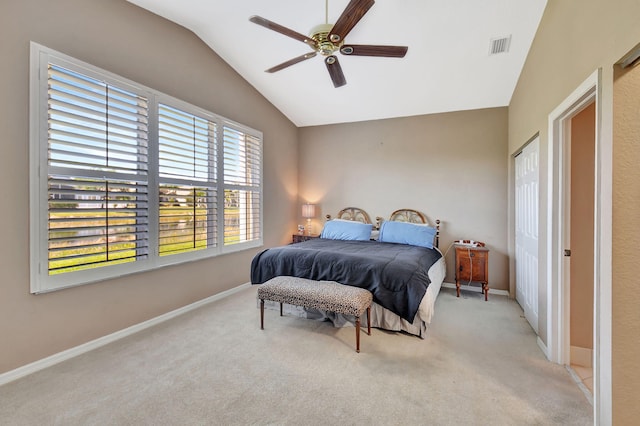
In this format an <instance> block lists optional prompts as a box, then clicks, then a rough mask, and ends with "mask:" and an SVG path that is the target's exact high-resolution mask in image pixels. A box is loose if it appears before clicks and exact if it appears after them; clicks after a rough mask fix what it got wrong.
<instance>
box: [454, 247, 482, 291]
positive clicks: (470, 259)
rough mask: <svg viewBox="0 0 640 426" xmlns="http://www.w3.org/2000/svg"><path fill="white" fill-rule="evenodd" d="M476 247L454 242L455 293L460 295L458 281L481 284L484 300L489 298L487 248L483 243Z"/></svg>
mask: <svg viewBox="0 0 640 426" xmlns="http://www.w3.org/2000/svg"><path fill="white" fill-rule="evenodd" d="M478 244H481V245H480V246H478V247H472V246H467V245H463V244H455V249H456V293H457V297H460V283H461V282H462V283H464V282H467V283H471V282H479V283H481V284H482V293H484V300H485V301H486V300H488V298H489V249H488V248H486V247H484V243H478Z"/></svg>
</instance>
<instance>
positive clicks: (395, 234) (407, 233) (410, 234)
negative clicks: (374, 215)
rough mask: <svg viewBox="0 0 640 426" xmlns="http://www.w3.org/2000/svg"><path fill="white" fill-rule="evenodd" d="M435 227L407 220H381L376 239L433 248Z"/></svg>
mask: <svg viewBox="0 0 640 426" xmlns="http://www.w3.org/2000/svg"><path fill="white" fill-rule="evenodd" d="M435 235H436V228H433V227H431V226H425V225H419V224H417V223H409V222H394V221H388V222H382V226H381V227H380V237H379V238H378V241H381V242H383V243H399V244H409V245H412V246H419V247H426V248H433V237H435Z"/></svg>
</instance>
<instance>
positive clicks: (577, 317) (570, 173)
mask: <svg viewBox="0 0 640 426" xmlns="http://www.w3.org/2000/svg"><path fill="white" fill-rule="evenodd" d="M595 107H596V104H595V100H592V101H591V103H589V104H587V105H586V106H584V108H583V109H582V110H580V111H579V112H576V113H575V115H573V116H572V117H571V118H570V119H568V120H569V121H568V123H567V125H568V126H569V128H568V134H567V138H566V153H567V161H566V165H567V169H568V170H565V175H566V176H567V179H566V180H565V194H566V196H567V200H566V201H565V202H566V203H567V214H566V215H565V224H564V229H565V236H566V237H567V238H566V240H565V253H564V257H565V267H566V270H567V271H568V276H566V278H565V281H564V283H563V286H564V287H565V292H566V294H567V295H568V298H569V303H568V305H569V314H568V320H569V326H568V330H569V333H568V336H567V339H566V340H567V343H568V345H569V359H568V360H567V364H568V365H569V366H570V367H571V369H572V371H573V372H574V374H575V375H576V376H577V379H579V380H578V383H579V384H581V385H582V386H584V387H583V390H586V391H588V393H589V394H590V395H593V336H594V323H593V312H594V292H595V286H594V271H595V265H594V257H595V256H594V240H595V223H594V212H595V136H596V108H595ZM565 318H566V316H565Z"/></svg>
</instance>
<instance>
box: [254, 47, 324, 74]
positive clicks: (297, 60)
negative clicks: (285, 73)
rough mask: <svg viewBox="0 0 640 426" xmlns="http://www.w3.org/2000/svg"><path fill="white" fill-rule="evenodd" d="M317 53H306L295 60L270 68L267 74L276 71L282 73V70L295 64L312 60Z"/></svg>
mask: <svg viewBox="0 0 640 426" xmlns="http://www.w3.org/2000/svg"><path fill="white" fill-rule="evenodd" d="M316 55H317V53H316V52H309V53H305V54H304V55H300V56H298V57H297V58H293V59H289V60H288V61H286V62H283V63H281V64H280V65H276V66H275V67H272V68H269V69H268V70H266V71H265V72H276V71H280V70H281V69H284V68H287V67H290V66H291V65H293V64H297V63H298V62H302V61H305V60H307V59H311V58H313V57H314V56H316Z"/></svg>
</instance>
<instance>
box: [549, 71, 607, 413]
mask: <svg viewBox="0 0 640 426" xmlns="http://www.w3.org/2000/svg"><path fill="white" fill-rule="evenodd" d="M602 100H603V97H602V69H598V70H596V71H595V72H593V74H591V75H590V76H589V77H588V78H587V79H586V80H585V81H584V82H583V83H582V84H581V85H580V86H578V88H576V89H575V90H574V91H573V93H571V95H569V97H567V98H566V99H565V100H564V101H563V102H562V103H561V104H560V105H558V107H556V108H555V109H554V110H553V111H552V112H551V113H550V114H549V122H548V124H549V128H548V129H549V145H548V148H549V158H548V185H549V186H548V209H547V309H548V320H547V342H546V344H547V345H546V348H547V357H548V358H549V359H550V360H551V361H553V362H556V363H558V364H563V365H564V364H567V363H568V362H569V348H570V341H569V288H568V283H567V282H566V281H565V274H566V273H567V271H566V269H567V268H566V267H565V266H566V265H565V261H564V253H563V250H564V249H565V248H569V247H568V246H565V244H566V242H567V240H566V237H567V232H566V229H565V225H566V224H567V221H568V212H567V202H566V200H567V196H568V194H567V192H568V191H567V190H568V188H567V186H566V184H567V182H568V179H569V174H568V172H569V170H567V159H568V158H567V157H568V156H569V155H570V151H569V149H570V140H571V139H570V128H569V124H570V120H571V118H572V117H573V116H575V115H576V114H577V113H578V112H580V111H581V110H582V109H584V108H585V107H586V106H587V105H590V104H591V103H592V102H595V109H596V117H595V121H596V122H595V128H596V135H595V188H594V192H595V194H594V195H595V198H594V199H595V203H594V235H593V237H594V253H593V255H594V271H593V278H594V307H593V309H594V316H593V318H594V324H593V325H594V327H593V345H594V347H593V355H594V359H593V368H594V374H593V378H594V383H593V385H594V387H593V389H594V393H593V397H594V404H593V408H594V420H596V421H597V419H599V418H601V416H603V415H604V416H603V417H604V418H606V417H607V414H606V413H611V402H612V401H611V379H610V378H611V370H612V368H611V313H612V312H611V298H610V292H611V289H610V288H609V287H610V285H607V286H605V287H603V286H602V282H601V276H602V275H601V274H602V273H603V272H606V271H604V270H603V268H602V265H603V264H601V261H606V260H607V258H608V256H606V252H604V251H603V250H607V247H608V244H607V242H606V238H607V229H608V228H607V223H608V219H609V218H608V217H607V216H608V213H607V211H608V210H607V208H606V203H607V202H608V203H609V205H610V195H611V189H610V188H607V184H610V181H609V180H610V178H611V176H606V175H604V174H603V172H604V173H611V167H610V166H609V165H607V164H604V163H606V160H607V158H608V157H609V155H610V147H605V144H603V143H602V114H603V102H602ZM603 164H604V165H603ZM603 189H604V190H605V191H604V193H603V192H602V191H601V190H603ZM609 210H610V207H609ZM609 226H610V223H609ZM609 233H610V230H609ZM603 238H604V240H603ZM609 238H610V235H609ZM605 269H606V268H605ZM603 281H604V282H605V283H607V282H608V280H606V279H604V280H603Z"/></svg>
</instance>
